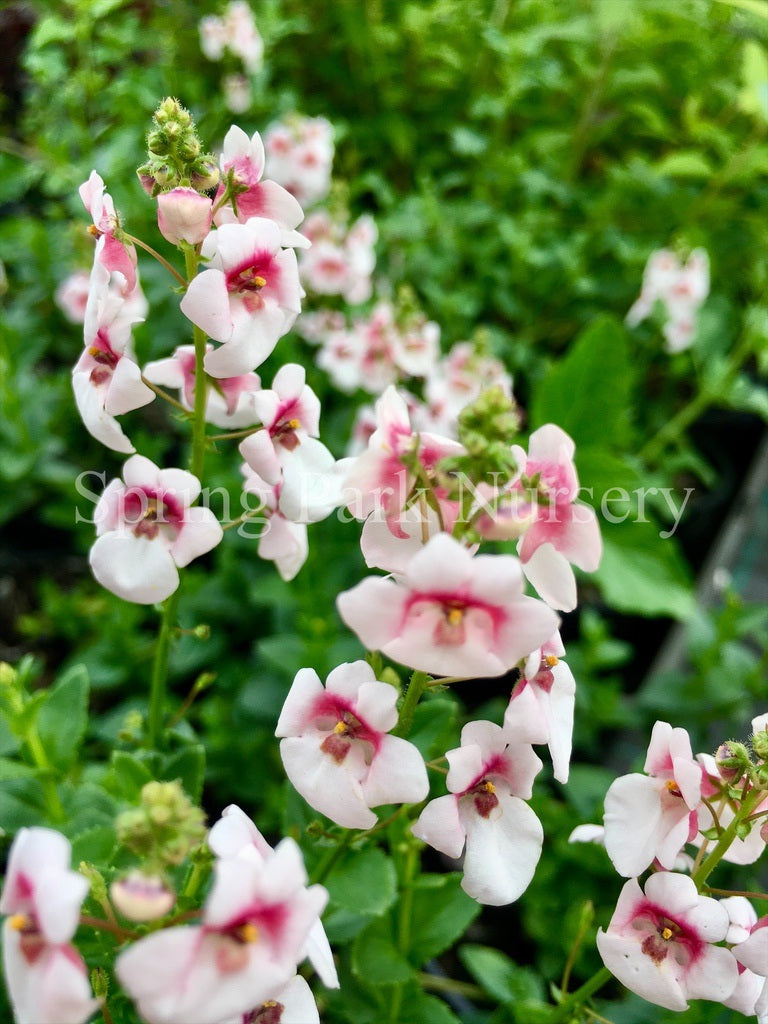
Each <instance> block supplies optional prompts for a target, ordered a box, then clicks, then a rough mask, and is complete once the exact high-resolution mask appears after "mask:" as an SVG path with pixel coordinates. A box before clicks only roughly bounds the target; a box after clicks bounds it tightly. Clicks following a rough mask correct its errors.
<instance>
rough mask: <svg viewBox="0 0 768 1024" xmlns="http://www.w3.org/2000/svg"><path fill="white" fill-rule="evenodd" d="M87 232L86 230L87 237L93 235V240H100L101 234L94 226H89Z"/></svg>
mask: <svg viewBox="0 0 768 1024" xmlns="http://www.w3.org/2000/svg"><path fill="white" fill-rule="evenodd" d="M87 230H88V234H89V235H93V237H94V238H101V234H102V233H101V231H99V229H98V228H97V227H96V225H95V224H91V225H89V227H88V229H87Z"/></svg>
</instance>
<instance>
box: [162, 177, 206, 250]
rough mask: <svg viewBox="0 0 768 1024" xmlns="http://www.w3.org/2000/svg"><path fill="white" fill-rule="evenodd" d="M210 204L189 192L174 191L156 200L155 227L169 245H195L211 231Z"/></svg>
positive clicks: (202, 197)
mask: <svg viewBox="0 0 768 1024" xmlns="http://www.w3.org/2000/svg"><path fill="white" fill-rule="evenodd" d="M212 211H213V201H212V200H211V198H210V197H209V196H204V195H201V193H200V192H196V191H195V190H194V189H193V188H182V187H179V188H174V189H171V191H170V192H161V193H160V194H159V195H158V197H157V226H158V228H159V229H160V234H161V235H162V236H163V238H165V239H166V240H167V241H169V242H172V243H173V245H179V243H180V242H187V243H188V244H189V245H197V244H198V243H199V242H202V240H203V239H204V238H205V237H206V235H207V234H208V232H209V231H210V230H211V215H212Z"/></svg>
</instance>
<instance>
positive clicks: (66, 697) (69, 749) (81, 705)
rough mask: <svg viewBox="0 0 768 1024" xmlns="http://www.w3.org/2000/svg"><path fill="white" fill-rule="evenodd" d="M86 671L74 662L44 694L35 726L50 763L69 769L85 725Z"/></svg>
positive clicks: (86, 699)
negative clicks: (45, 695) (45, 696)
mask: <svg viewBox="0 0 768 1024" xmlns="http://www.w3.org/2000/svg"><path fill="white" fill-rule="evenodd" d="M88 692H89V684H88V672H87V671H86V669H85V667H84V666H83V665H74V666H73V667H72V668H71V669H69V670H68V671H67V672H65V673H64V675H63V676H61V678H60V679H58V680H57V682H56V683H55V684H54V686H53V688H52V689H51V690H50V691H49V693H48V699H47V700H46V702H45V704H43V706H42V708H41V709H40V714H39V715H38V718H37V729H38V732H39V733H40V740H41V741H42V744H43V746H44V747H45V751H46V754H47V755H48V759H49V760H50V762H51V764H53V765H54V766H55V767H57V768H62V769H66V768H69V767H70V765H71V764H72V762H73V761H74V760H75V756H76V755H77V751H78V748H79V746H80V743H81V742H82V739H83V736H84V735H85V729H86V726H87V724H88Z"/></svg>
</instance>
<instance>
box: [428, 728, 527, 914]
mask: <svg viewBox="0 0 768 1024" xmlns="http://www.w3.org/2000/svg"><path fill="white" fill-rule="evenodd" d="M508 739H509V737H508V735H506V734H505V733H504V730H502V729H501V728H500V727H499V726H498V725H496V724H495V723H493V722H470V723H469V724H468V725H465V726H464V728H463V729H462V731H461V746H460V747H457V748H456V749H455V750H449V751H448V753H447V754H446V755H445V756H446V758H447V760H448V764H449V770H448V775H447V777H446V785H447V786H448V789H449V791H450V792H449V794H448V795H447V796H441V797H438V798H437V799H436V800H432V801H431V803H429V804H427V806H426V807H425V808H424V810H423V811H422V812H421V815H420V816H419V819H418V821H417V822H416V824H415V825H414V826H413V834H414V835H415V836H418V838H419V839H423V840H424V842H425V843H428V844H429V845H430V846H434V848H435V849H436V850H440V851H441V853H444V854H446V856H448V857H454V858H455V857H460V856H461V853H462V850H464V848H465V846H466V853H465V855H464V878H463V880H462V883H461V886H462V888H463V889H464V891H465V892H466V893H468V894H469V895H470V896H472V897H473V899H476V900H477V901H478V902H479V903H487V904H490V905H491V906H495V907H498V906H503V905H504V904H506V903H512V902H514V900H516V899H518V897H519V896H521V895H522V893H523V892H525V890H526V889H527V888H528V885H529V883H530V881H531V879H532V878H533V873H534V871H535V870H536V865H537V864H538V862H539V857H540V856H541V846H542V842H543V840H544V831H543V829H542V827H541V822H540V821H539V819H538V818H537V817H536V815H535V814H534V812H533V811H532V810H531V808H530V807H529V806H528V805H527V804H526V803H525V802H524V800H523V799H520V798H521V797H523V798H525V799H527V798H529V797H530V796H531V792H532V788H533V780H534V778H535V777H536V775H537V774H538V772H539V771H540V769H541V761H540V760H539V758H538V757H537V756H536V754H534V752H533V748H532V747H531V745H530V744H529V743H525V742H521V741H519V740H513V742H512V743H508Z"/></svg>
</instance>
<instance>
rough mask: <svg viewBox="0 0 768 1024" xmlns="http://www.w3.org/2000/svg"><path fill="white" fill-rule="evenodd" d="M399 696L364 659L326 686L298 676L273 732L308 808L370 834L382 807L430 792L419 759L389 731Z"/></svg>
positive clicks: (304, 672)
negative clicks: (376, 809) (279, 740)
mask: <svg viewBox="0 0 768 1024" xmlns="http://www.w3.org/2000/svg"><path fill="white" fill-rule="evenodd" d="M396 704H397V690H395V688H394V687H393V686H390V685H389V684H388V683H382V682H379V681H378V680H377V679H376V676H375V675H374V672H373V669H372V668H371V666H370V665H369V664H368V663H367V662H365V661H354V662H351V663H347V664H344V665H339V666H338V667H337V668H335V669H334V670H333V671H332V672H331V673H330V675H329V676H328V679H327V681H326V685H325V687H323V684H322V683H321V682H320V678H319V676H318V675H317V673H316V672H315V671H313V670H312V669H310V668H303V669H301V670H300V671H299V672H297V673H296V678H295V679H294V681H293V686H292V687H291V689H290V692H289V693H288V696H287V697H286V700H285V704H284V705H283V710H282V711H281V713H280V718H279V720H278V723H277V729H276V730H275V735H276V736H281V737H283V739H282V742H281V743H280V756H281V757H282V759H283V766H284V768H285V773H286V775H287V776H288V778H289V779H290V780H291V782H292V783H293V785H294V786H295V788H296V789H297V790H298V792H299V793H300V794H301V795H302V796H303V797H304V799H305V800H306V801H307V803H308V804H310V805H311V806H312V807H314V808H315V810H316V811H320V813H321V814H325V815H326V817H328V818H330V819H331V820H332V821H335V822H336V823H337V824H338V825H342V826H343V827H344V828H371V827H372V826H373V825H375V824H376V815H375V814H374V813H373V811H372V810H371V808H372V807H378V806H379V805H380V804H391V803H417V802H418V801H419V800H423V799H424V797H425V796H426V795H427V793H428V792H429V782H428V780H427V770H426V768H425V767H424V761H423V759H422V757H421V754H420V753H419V751H418V750H417V749H416V747H414V746H413V744H412V743H408V742H407V741H406V740H403V739H400V738H399V737H397V736H388V735H387V733H388V732H389V730H390V729H393V728H394V726H395V725H396V724H397V708H396Z"/></svg>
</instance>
